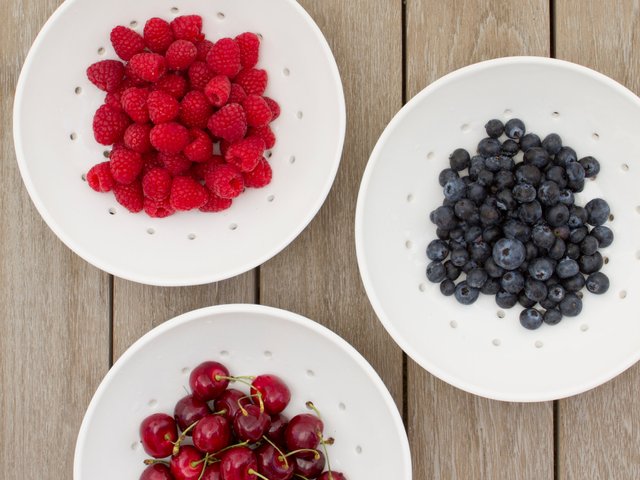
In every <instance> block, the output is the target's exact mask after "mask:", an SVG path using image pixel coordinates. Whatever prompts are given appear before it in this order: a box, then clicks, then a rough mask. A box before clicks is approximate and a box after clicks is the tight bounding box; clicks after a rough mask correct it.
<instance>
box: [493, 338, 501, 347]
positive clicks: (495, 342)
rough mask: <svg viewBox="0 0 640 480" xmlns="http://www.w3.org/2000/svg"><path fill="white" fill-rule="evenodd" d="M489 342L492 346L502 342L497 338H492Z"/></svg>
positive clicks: (497, 345)
mask: <svg viewBox="0 0 640 480" xmlns="http://www.w3.org/2000/svg"><path fill="white" fill-rule="evenodd" d="M491 343H493V346H494V347H499V346H500V344H501V343H502V342H501V341H500V339H499V338H494V339H493V341H492V342H491Z"/></svg>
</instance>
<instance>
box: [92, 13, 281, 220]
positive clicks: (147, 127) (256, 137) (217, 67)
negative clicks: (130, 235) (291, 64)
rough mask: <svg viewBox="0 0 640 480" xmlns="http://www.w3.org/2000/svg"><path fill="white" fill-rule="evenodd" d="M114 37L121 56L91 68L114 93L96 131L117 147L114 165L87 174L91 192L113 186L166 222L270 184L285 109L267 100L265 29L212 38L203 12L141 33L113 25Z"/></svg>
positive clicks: (132, 206) (130, 203)
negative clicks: (277, 126)
mask: <svg viewBox="0 0 640 480" xmlns="http://www.w3.org/2000/svg"><path fill="white" fill-rule="evenodd" d="M111 43H112V45H113V48H114V50H115V52H116V54H117V55H118V56H119V57H120V58H121V59H122V60H123V61H119V60H104V61H101V62H98V63H95V64H93V65H91V66H90V67H89V68H88V69H87V76H88V77H89V80H90V81H91V82H92V83H93V84H94V85H96V86H97V87H98V88H99V89H101V90H103V91H105V92H107V94H106V97H105V100H104V104H103V105H102V106H100V108H98V110H97V111H96V113H95V116H94V118H93V133H94V136H95V139H96V141H97V142H98V143H100V144H101V145H110V146H112V149H111V153H110V155H109V161H107V162H102V163H98V164H97V165H95V166H94V167H93V168H91V170H89V172H88V173H87V176H86V178H87V182H88V183H89V185H90V186H91V188H93V189H94V190H95V191H97V192H109V191H113V192H114V194H115V197H116V200H117V201H118V202H119V203H120V204H121V205H122V206H124V207H125V208H127V209H128V210H129V211H131V212H133V213H137V212H141V211H142V210H144V211H145V212H146V213H147V215H149V216H150V217H154V218H164V217H168V216H169V215H173V214H174V213H175V212H177V211H186V210H195V209H199V210H200V211H202V212H219V211H222V210H226V209H228V208H229V207H230V206H231V203H232V202H233V199H234V198H236V197H237V196H239V195H240V194H241V193H242V192H244V190H245V188H261V187H264V186H266V185H268V184H269V183H270V182H271V176H272V171H271V166H270V165H269V163H268V162H267V160H266V158H265V157H264V153H265V150H267V149H270V148H273V146H274V145H275V143H276V138H275V135H274V133H273V131H272V130H271V128H270V126H269V124H270V123H271V122H272V121H273V120H275V119H276V118H278V116H279V115H280V107H279V105H278V104H277V103H276V102H275V101H274V100H272V99H270V98H268V97H265V96H264V92H265V89H266V87H267V72H266V71H265V70H261V69H257V68H256V65H257V63H258V57H259V50H260V39H259V37H258V36H257V35H255V34H253V33H248V32H247V33H243V34H241V35H238V36H237V37H236V38H235V39H233V38H223V39H221V40H218V41H217V42H215V43H213V42H211V41H209V40H206V39H205V37H204V35H203V34H202V18H201V17H200V16H197V15H186V16H180V17H177V18H175V19H174V20H173V21H172V22H171V23H169V22H167V21H165V20H162V19H161V18H151V19H150V20H149V21H147V22H146V24H145V26H144V32H143V35H140V34H138V33H137V32H135V31H134V30H132V29H130V28H127V27H123V26H118V27H115V28H114V29H113V30H112V31H111Z"/></svg>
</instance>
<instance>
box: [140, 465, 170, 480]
mask: <svg viewBox="0 0 640 480" xmlns="http://www.w3.org/2000/svg"><path fill="white" fill-rule="evenodd" d="M140 480H174V478H173V475H171V470H169V467H167V466H166V465H164V464H162V463H154V464H153V465H149V466H148V467H147V468H145V469H144V472H142V475H140Z"/></svg>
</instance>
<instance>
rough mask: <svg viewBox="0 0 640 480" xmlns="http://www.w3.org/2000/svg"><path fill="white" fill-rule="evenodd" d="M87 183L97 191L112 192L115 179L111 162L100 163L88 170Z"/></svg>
mask: <svg viewBox="0 0 640 480" xmlns="http://www.w3.org/2000/svg"><path fill="white" fill-rule="evenodd" d="M87 183H88V184H89V186H90V187H91V188H93V189H94V190H95V191H96V192H110V191H111V190H112V189H113V185H114V184H115V180H114V179H113V176H112V175H111V168H110V167H109V162H102V163H98V164H97V165H94V166H93V167H91V170H89V172H87Z"/></svg>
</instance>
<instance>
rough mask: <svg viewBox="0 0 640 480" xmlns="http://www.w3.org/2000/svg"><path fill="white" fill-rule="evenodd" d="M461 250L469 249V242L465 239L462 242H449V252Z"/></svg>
mask: <svg viewBox="0 0 640 480" xmlns="http://www.w3.org/2000/svg"><path fill="white" fill-rule="evenodd" d="M459 249H463V250H466V249H467V242H465V241H464V238H463V239H462V240H449V250H451V251H453V250H459Z"/></svg>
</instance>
